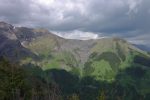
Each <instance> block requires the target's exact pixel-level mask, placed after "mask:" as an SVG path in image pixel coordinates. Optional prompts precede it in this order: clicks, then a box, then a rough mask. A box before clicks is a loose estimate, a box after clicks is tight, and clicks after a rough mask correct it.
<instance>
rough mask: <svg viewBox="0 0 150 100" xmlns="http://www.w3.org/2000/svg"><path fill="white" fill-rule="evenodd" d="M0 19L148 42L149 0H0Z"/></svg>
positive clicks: (33, 25)
mask: <svg viewBox="0 0 150 100" xmlns="http://www.w3.org/2000/svg"><path fill="white" fill-rule="evenodd" d="M0 20H3V21H6V22H8V23H12V24H15V25H23V26H28V27H45V28H47V29H49V30H53V31H57V32H62V33H64V32H65V33H67V32H68V34H69V33H71V31H72V33H74V32H79V31H80V32H79V33H80V35H81V32H83V35H86V33H89V32H90V33H96V34H100V36H101V35H102V36H119V37H124V38H130V39H131V38H134V39H136V40H137V41H138V39H139V37H140V36H142V35H144V36H146V37H145V38H144V37H142V38H140V39H143V41H145V43H147V42H148V41H149V39H147V38H150V28H149V27H150V0H0ZM72 33H71V34H72ZM76 34H77V33H76ZM71 36H74V35H71ZM94 36H95V35H94ZM136 37H137V38H136ZM149 42H150V41H149Z"/></svg>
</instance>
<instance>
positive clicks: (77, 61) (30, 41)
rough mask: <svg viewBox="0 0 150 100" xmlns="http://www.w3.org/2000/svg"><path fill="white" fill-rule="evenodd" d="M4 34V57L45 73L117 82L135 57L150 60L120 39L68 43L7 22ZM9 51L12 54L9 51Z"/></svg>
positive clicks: (0, 26)
mask: <svg viewBox="0 0 150 100" xmlns="http://www.w3.org/2000/svg"><path fill="white" fill-rule="evenodd" d="M0 34H1V41H2V42H1V46H0V47H1V48H0V50H1V53H0V54H1V55H4V56H5V55H7V56H8V57H11V58H12V57H14V59H17V58H15V57H17V55H19V56H21V57H22V58H23V60H20V63H21V64H27V63H32V64H35V65H38V66H40V67H41V68H42V69H43V70H47V69H64V70H67V71H70V72H73V73H75V74H77V75H79V76H87V75H88V76H95V77H96V78H97V79H108V80H113V78H114V76H115V75H116V73H117V72H118V71H119V70H121V69H125V68H127V67H128V66H130V65H132V64H135V62H134V59H135V57H137V56H140V57H143V58H144V59H149V57H150V56H149V55H148V54H147V52H145V51H142V50H140V49H138V48H136V47H135V46H133V45H132V44H130V43H128V42H127V41H125V40H123V39H119V38H102V39H93V40H92V39H91V40H73V39H64V38H62V37H59V36H56V35H54V34H52V33H50V32H49V31H48V30H45V29H42V28H41V29H40V28H39V29H33V28H26V27H14V26H12V25H10V24H7V23H4V22H1V23H0ZM2 37H3V38H2ZM5 38H8V39H5ZM9 41H11V42H9ZM12 41H14V42H15V43H13V42H12ZM3 42H4V43H3ZM7 48H9V49H10V50H5V49H7ZM13 48H14V49H13ZM15 49H16V50H15ZM3 52H5V53H3ZM11 52H12V53H11ZM13 52H14V53H13ZM10 53H11V54H14V55H13V56H12V55H11V54H10ZM15 54H16V56H15ZM21 57H19V58H21ZM137 63H138V62H137ZM109 74H110V75H109Z"/></svg>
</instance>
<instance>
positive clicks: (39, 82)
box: [0, 57, 150, 100]
mask: <svg viewBox="0 0 150 100" xmlns="http://www.w3.org/2000/svg"><path fill="white" fill-rule="evenodd" d="M138 60H140V62H139V61H138ZM145 61H146V60H144V62H143V61H142V58H139V57H137V58H135V62H139V63H142V64H143V63H144V64H146V65H147V64H149V62H145ZM149 74H150V71H149V70H147V68H145V67H140V66H139V64H137V65H133V66H132V67H129V68H127V69H125V70H120V71H119V73H118V74H117V75H116V78H115V80H114V81H112V82H108V81H102V80H101V81H100V80H96V79H95V78H94V77H92V76H86V77H79V76H77V75H75V74H72V73H70V72H67V71H65V70H58V69H50V70H46V71H43V70H42V69H41V68H40V67H39V66H35V65H32V64H28V65H23V66H19V65H17V64H12V63H10V62H9V61H8V60H7V59H5V58H3V57H1V59H0V100H150V92H149V91H150V85H149V84H150V75H149Z"/></svg>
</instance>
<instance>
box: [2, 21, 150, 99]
mask: <svg viewBox="0 0 150 100" xmlns="http://www.w3.org/2000/svg"><path fill="white" fill-rule="evenodd" d="M0 100H150V53H149V52H147V51H144V50H142V49H139V48H138V47H137V46H135V45H133V44H131V43H130V42H128V41H127V40H125V39H122V38H117V37H113V38H111V37H107V38H99V39H88V40H78V39H65V38H62V37H60V36H57V35H55V34H53V33H52V32H49V31H48V30H46V29H43V28H27V27H15V26H13V25H11V24H8V23H6V22H0Z"/></svg>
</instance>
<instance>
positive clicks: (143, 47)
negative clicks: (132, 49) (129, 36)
mask: <svg viewBox="0 0 150 100" xmlns="http://www.w3.org/2000/svg"><path fill="white" fill-rule="evenodd" d="M134 45H135V46H136V47H138V48H140V49H141V50H144V51H147V52H150V47H149V46H145V45H136V44H134Z"/></svg>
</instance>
